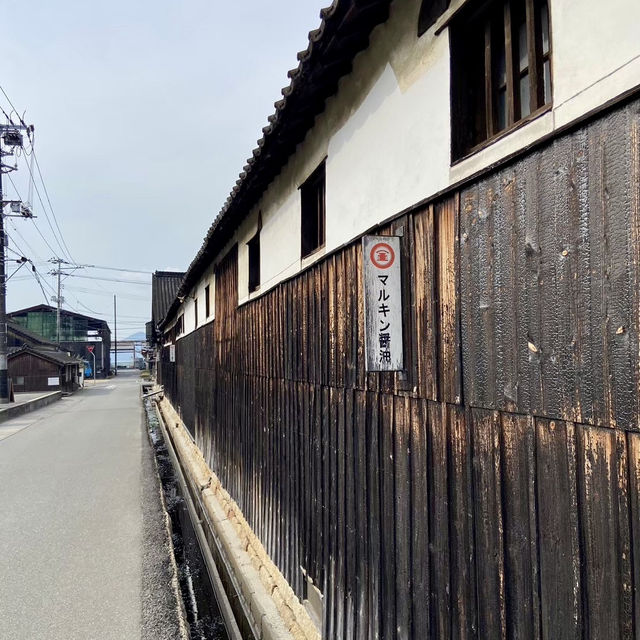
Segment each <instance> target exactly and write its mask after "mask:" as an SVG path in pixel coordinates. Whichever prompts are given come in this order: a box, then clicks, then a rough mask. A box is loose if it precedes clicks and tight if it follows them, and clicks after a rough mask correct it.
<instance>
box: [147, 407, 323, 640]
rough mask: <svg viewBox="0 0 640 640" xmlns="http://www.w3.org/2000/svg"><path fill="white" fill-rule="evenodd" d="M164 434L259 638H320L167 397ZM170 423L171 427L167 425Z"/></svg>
mask: <svg viewBox="0 0 640 640" xmlns="http://www.w3.org/2000/svg"><path fill="white" fill-rule="evenodd" d="M159 404H160V411H161V413H162V414H163V417H164V420H165V424H166V426H167V430H168V431H169V433H170V437H171V439H172V441H173V443H174V446H175V448H176V452H177V453H178V456H179V457H180V459H181V462H182V464H183V467H184V468H185V471H186V472H187V473H188V475H189V476H190V481H191V483H192V485H193V486H196V487H202V489H201V496H202V500H203V506H204V507H205V509H206V510H207V512H208V514H207V515H208V520H209V521H210V522H211V524H212V526H213V527H214V529H215V532H214V533H215V535H216V537H217V538H218V540H219V541H220V543H221V546H222V551H223V552H224V555H225V557H226V561H227V563H228V564H229V567H230V569H231V570H232V572H233V574H234V576H235V579H236V580H237V582H238V586H239V587H240V591H241V593H242V596H243V597H244V599H245V601H246V602H247V604H248V606H249V608H250V611H251V614H252V617H253V619H254V621H255V622H256V623H257V624H256V626H257V627H258V631H259V637H260V640H320V633H319V632H318V630H317V629H316V627H315V626H314V624H313V622H312V621H311V618H310V617H309V615H308V613H307V611H306V610H305V608H304V607H303V606H302V604H301V603H300V602H299V601H298V599H297V597H296V596H295V594H294V593H293V590H292V589H291V587H290V586H289V584H288V583H287V582H286V580H285V578H284V576H283V575H282V574H281V573H280V571H279V570H278V568H277V567H276V566H275V564H274V563H273V561H272V560H271V558H269V556H268V555H267V553H266V551H265V549H264V547H263V546H262V544H261V543H260V541H259V540H258V539H257V538H256V536H255V534H254V533H253V531H252V530H251V528H250V527H249V525H248V523H247V522H246V520H245V519H244V517H243V516H242V512H241V511H240V509H239V507H238V505H237V504H236V503H235V502H234V501H233V500H232V499H231V498H230V496H229V495H228V494H227V492H226V491H225V490H224V488H223V487H222V485H221V484H220V481H219V479H218V478H217V476H216V475H215V474H214V473H213V472H212V471H211V469H210V468H209V467H208V465H207V464H206V462H205V460H204V457H203V456H202V452H201V451H200V450H199V449H198V447H197V446H196V444H195V443H194V442H193V440H192V439H191V437H190V436H189V434H188V432H187V430H186V428H185V426H184V424H183V423H182V420H181V419H180V418H179V416H178V414H177V413H176V412H175V410H174V409H173V407H172V406H171V404H170V403H169V401H168V399H167V398H166V397H165V398H164V399H163V400H161V401H160V403H159ZM170 425H173V426H170Z"/></svg>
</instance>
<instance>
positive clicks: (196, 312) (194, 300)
mask: <svg viewBox="0 0 640 640" xmlns="http://www.w3.org/2000/svg"><path fill="white" fill-rule="evenodd" d="M193 308H194V311H195V318H196V323H195V324H196V329H197V328H198V298H194V299H193Z"/></svg>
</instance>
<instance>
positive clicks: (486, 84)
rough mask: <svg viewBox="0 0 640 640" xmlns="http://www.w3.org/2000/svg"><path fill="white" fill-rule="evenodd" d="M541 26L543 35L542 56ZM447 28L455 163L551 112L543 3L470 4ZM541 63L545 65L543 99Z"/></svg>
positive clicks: (505, 0)
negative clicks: (526, 100) (524, 86)
mask: <svg viewBox="0 0 640 640" xmlns="http://www.w3.org/2000/svg"><path fill="white" fill-rule="evenodd" d="M543 11H544V12H543ZM543 16H546V24H545V25H543V24H542V22H543V19H544V18H543ZM543 26H546V29H547V32H548V47H547V50H546V51H543ZM520 28H522V29H523V32H522V35H523V36H524V37H525V38H526V59H525V60H524V61H525V64H524V66H521V64H520V36H521V31H520ZM450 29H451V38H450V47H451V121H452V122H451V128H452V145H451V156H452V161H454V162H456V161H459V160H462V159H463V158H465V157H467V156H468V155H470V154H472V153H475V152H476V151H478V150H479V149H482V148H484V147H485V146H487V145H488V144H490V143H492V142H494V141H495V140H497V139H499V138H500V137H503V136H504V135H505V134H507V133H509V132H511V131H513V130H514V129H516V128H518V127H520V126H522V125H523V124H526V123H527V122H529V121H530V120H532V119H534V118H536V117H538V116H540V115H541V114H542V113H545V112H546V111H548V110H549V109H551V106H552V96H551V90H552V85H553V83H552V74H551V56H552V50H551V27H550V17H549V8H548V0H485V1H484V2H470V3H468V5H465V7H464V9H463V10H461V11H460V13H459V14H458V15H457V16H456V19H455V20H453V21H452V23H451V25H450ZM468 43H471V45H470V46H468ZM480 48H482V54H480V51H479V50H480ZM545 64H548V65H549V73H548V82H549V87H547V89H548V92H547V94H548V99H547V96H545ZM480 74H482V75H480ZM503 74H504V76H503ZM525 78H526V79H528V85H527V88H528V92H529V104H528V105H527V106H526V107H525V108H523V105H522V104H521V95H520V94H521V90H522V87H521V81H526V80H525ZM502 94H503V95H504V97H502ZM525 95H526V94H525ZM502 104H504V107H503V110H504V113H502V109H501V105H502ZM523 114H524V115H523Z"/></svg>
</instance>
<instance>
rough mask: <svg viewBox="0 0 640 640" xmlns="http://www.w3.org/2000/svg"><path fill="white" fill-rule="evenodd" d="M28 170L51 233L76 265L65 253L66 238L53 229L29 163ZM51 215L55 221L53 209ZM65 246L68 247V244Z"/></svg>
mask: <svg viewBox="0 0 640 640" xmlns="http://www.w3.org/2000/svg"><path fill="white" fill-rule="evenodd" d="M27 169H28V170H29V175H30V176H31V180H32V184H33V187H34V189H35V190H36V195H37V196H38V201H39V202H40V205H41V206H42V212H43V213H44V217H45V219H46V221H47V223H48V224H49V228H50V229H51V233H52V234H53V237H54V238H55V240H56V242H57V243H58V246H59V247H60V249H61V251H62V253H63V254H65V253H66V256H67V258H69V260H71V262H74V263H75V260H74V259H73V258H72V257H71V254H70V253H69V252H68V249H67V251H66V252H65V249H64V247H63V244H64V238H62V234H61V235H60V238H58V236H57V235H56V232H55V229H54V228H53V225H52V224H51V219H50V218H49V214H48V213H47V208H46V207H45V204H44V202H43V200H42V196H41V195H40V190H39V189H38V185H37V184H36V183H35V176H34V175H33V170H32V169H31V166H30V165H29V163H27ZM42 186H43V187H45V185H44V182H43V183H42ZM45 189H46V187H45ZM20 199H21V200H22V198H20ZM51 214H52V216H53V217H54V219H55V214H54V212H53V209H52V210H51ZM34 224H35V222H34ZM56 225H57V221H56ZM36 226H37V225H36ZM64 246H66V244H65V245H64ZM54 253H55V252H54Z"/></svg>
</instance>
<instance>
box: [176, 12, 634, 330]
mask: <svg viewBox="0 0 640 640" xmlns="http://www.w3.org/2000/svg"><path fill="white" fill-rule="evenodd" d="M420 4H421V0H396V1H395V2H394V3H393V4H392V5H391V14H390V18H389V20H388V21H387V22H386V23H385V24H384V25H380V26H378V27H377V28H376V29H374V31H373V33H372V34H371V38H370V46H369V48H368V49H367V50H366V51H363V52H362V53H360V54H359V55H358V56H357V57H356V59H355V60H354V64H353V71H352V72H351V73H350V74H349V75H348V76H346V77H344V78H342V79H341V81H340V83H339V89H338V92H337V94H336V95H335V96H333V97H331V98H329V99H328V100H327V102H326V105H325V109H324V111H323V113H321V114H320V115H319V116H318V117H317V118H316V122H315V124H314V126H313V128H312V129H311V130H310V131H309V132H308V134H307V136H306V138H305V139H304V140H303V142H302V143H300V145H299V146H298V149H297V150H296V153H295V154H294V155H293V156H292V157H291V158H290V159H289V161H288V163H287V165H286V166H285V167H283V169H282V171H281V173H280V174H279V175H278V176H277V177H276V178H275V179H274V181H273V182H272V183H271V184H270V185H269V187H268V189H267V191H266V192H265V194H264V195H263V198H262V200H261V201H260V202H259V203H258V205H257V206H256V207H255V208H254V210H253V211H252V212H251V214H250V216H249V217H248V219H247V220H246V221H245V222H243V223H242V225H241V226H240V228H239V229H238V231H237V233H236V237H235V241H237V242H238V276H239V277H238V288H239V290H238V299H239V301H240V303H242V302H246V301H247V300H249V299H250V297H249V294H248V271H247V267H248V264H247V263H248V253H247V246H246V243H247V241H248V240H249V239H250V238H251V237H252V236H253V234H254V233H255V229H256V224H257V215H258V211H261V212H262V221H263V226H262V234H261V251H260V257H261V265H260V271H261V286H260V290H259V291H258V292H256V293H254V294H252V296H251V298H252V297H255V296H256V295H261V294H262V293H264V292H265V291H267V290H268V289H270V288H271V287H273V286H274V285H276V284H277V283H278V282H280V281H282V280H284V279H285V278H287V277H289V276H291V275H293V274H295V273H296V272H297V271H299V270H300V268H302V267H304V266H306V264H308V263H309V262H313V261H314V260H316V259H319V258H320V257H321V256H322V255H323V254H324V253H325V252H327V251H331V250H333V249H335V248H336V247H338V246H340V245H342V244H344V243H346V242H349V241H350V240H352V239H353V238H354V237H356V236H357V235H359V234H361V233H362V232H364V231H365V230H366V229H368V228H370V227H372V226H374V225H375V224H377V223H379V222H380V221H382V220H384V219H386V218H388V217H390V216H392V215H394V214H397V213H399V212H400V211H402V210H403V209H405V208H406V207H409V206H411V205H413V204H415V203H416V202H418V201H420V200H423V199H425V198H429V197H431V196H433V195H434V194H436V193H437V192H438V191H440V190H442V189H444V188H446V187H447V186H449V185H451V184H453V183H455V182H457V181H459V180H461V179H463V178H465V177H468V176H469V175H472V174H473V173H475V172H477V171H479V170H481V169H483V168H484V167H487V166H489V165H490V164H492V163H494V162H496V161H498V160H500V159H501V158H503V157H506V156H507V155H510V154H512V153H514V152H516V151H518V150H519V149H522V148H524V147H526V146H527V145H530V144H531V143H533V142H535V141H536V140H538V139H540V138H541V137H543V136H545V135H548V134H549V133H552V132H553V131H554V130H555V129H557V128H558V127H560V126H563V125H565V124H566V123H568V122H571V121H572V120H574V119H575V118H577V117H580V116H581V115H584V114H585V113H587V112H589V111H590V110H592V109H593V108H595V107H597V106H599V105H601V104H603V103H604V102H606V101H607V100H609V99H611V98H614V97H615V96H617V95H620V94H621V93H623V92H624V91H626V90H628V89H630V88H633V87H635V86H637V85H640V26H639V25H640V0H610V1H609V2H608V3H606V4H603V3H602V2H600V1H599V0H579V1H578V0H574V1H569V0H550V3H549V4H550V15H551V34H552V35H551V37H552V83H553V109H552V111H551V112H548V113H546V114H544V115H542V116H541V117H539V118H538V119H536V120H533V121H532V122H530V123H529V124H527V125H524V126H522V127H521V128H519V129H517V130H515V131H513V132H511V133H510V134H508V135H506V136H504V137H503V138H502V139H500V140H497V141H496V142H495V143H493V144H491V145H489V146H487V147H486V148H484V149H483V150H481V151H479V152H478V153H476V154H474V155H473V156H471V157H470V158H467V159H465V160H463V161H461V162H458V163H456V164H455V165H453V166H452V164H451V160H450V130H451V123H450V106H449V95H450V93H449V80H450V78H449V40H448V29H447V28H445V29H444V30H443V31H442V32H441V33H440V34H439V35H438V36H435V35H434V33H435V31H436V29H437V28H438V26H439V25H435V26H434V27H432V28H431V29H430V30H429V31H428V32H427V33H426V34H425V35H423V36H422V37H421V38H417V37H416V28H417V26H416V25H417V19H418V13H419V9H420ZM325 157H326V158H327V160H326V162H327V164H326V171H327V174H326V175H327V184H326V198H327V200H326V213H327V221H326V224H327V233H326V247H325V249H324V250H323V251H320V252H318V253H317V254H314V255H313V256H311V257H310V258H308V259H306V260H304V261H301V260H300V193H299V187H300V185H301V184H302V183H303V182H304V180H305V179H306V178H307V177H308V175H309V174H310V173H311V172H312V171H313V169H314V168H315V167H316V166H317V165H318V164H319V163H320V162H321V161H322V160H323V159H324V158H325ZM222 255H224V253H223V254H221V257H222ZM208 277H210V275H205V276H204V277H203V281H204V280H206V279H207V278H208ZM201 284H202V283H199V284H198V286H197V287H196V289H198V290H200V289H201V288H203V286H202V287H201ZM198 295H199V296H200V295H201V294H198ZM184 308H185V330H186V331H187V332H188V331H191V330H193V325H194V322H193V316H192V313H193V312H192V309H190V304H189V301H188V300H187V301H185V304H184Z"/></svg>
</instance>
